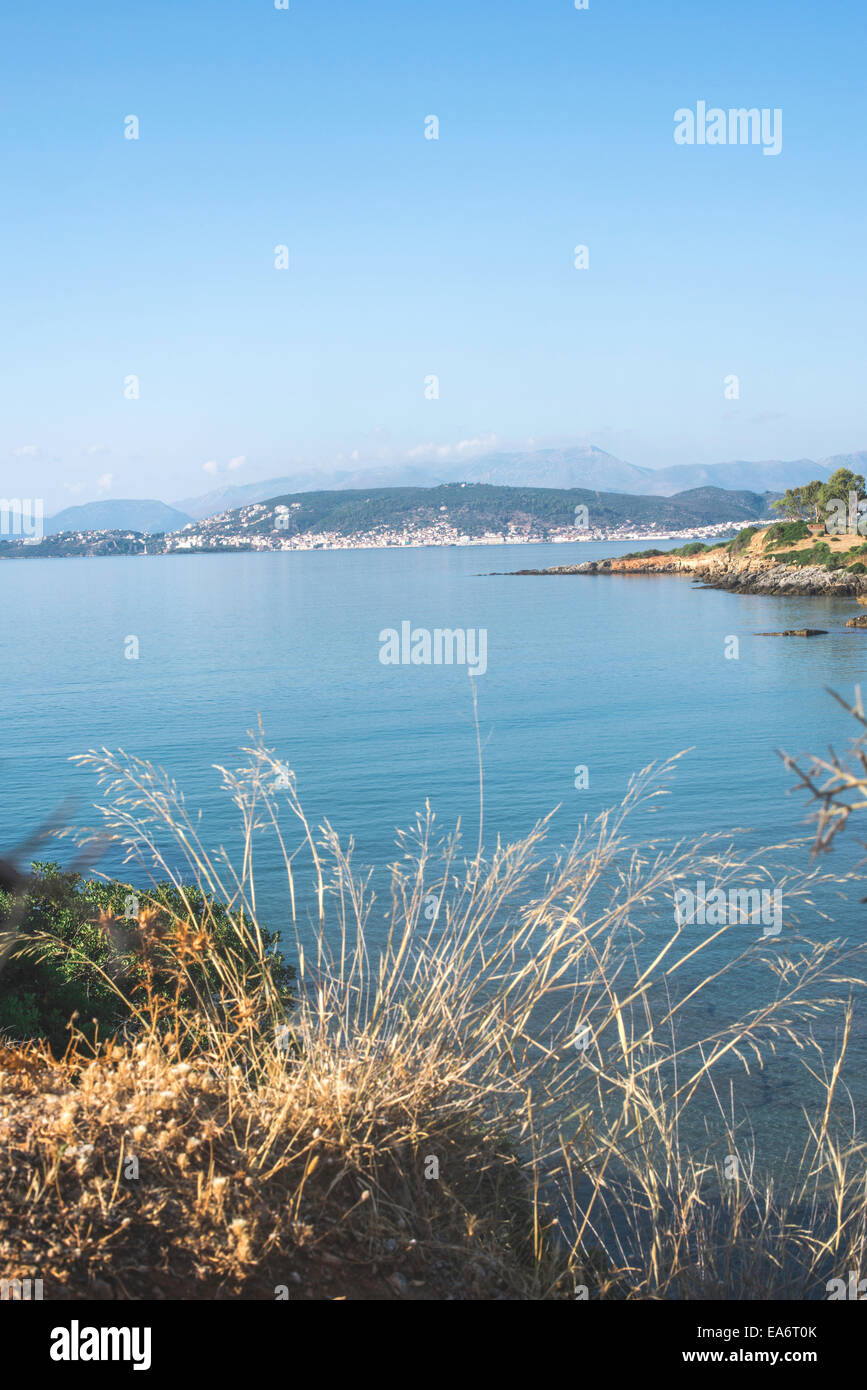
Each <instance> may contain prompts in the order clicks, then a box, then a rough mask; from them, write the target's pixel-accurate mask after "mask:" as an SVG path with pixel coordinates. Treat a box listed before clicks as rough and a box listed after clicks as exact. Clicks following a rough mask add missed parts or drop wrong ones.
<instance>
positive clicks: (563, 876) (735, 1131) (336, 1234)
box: [0, 734, 867, 1299]
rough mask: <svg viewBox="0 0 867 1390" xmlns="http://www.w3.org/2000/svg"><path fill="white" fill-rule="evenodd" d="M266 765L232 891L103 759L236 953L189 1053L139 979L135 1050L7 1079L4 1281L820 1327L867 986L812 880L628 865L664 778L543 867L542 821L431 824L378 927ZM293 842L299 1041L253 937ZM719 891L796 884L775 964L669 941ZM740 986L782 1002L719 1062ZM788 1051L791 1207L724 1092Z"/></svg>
mask: <svg viewBox="0 0 867 1390" xmlns="http://www.w3.org/2000/svg"><path fill="white" fill-rule="evenodd" d="M245 758H246V761H245V764H244V766H243V767H242V768H241V769H239V770H236V771H229V770H222V771H223V777H224V782H225V787H226V790H227V792H228V794H229V795H230V796H231V797H232V798H233V799H234V801H235V803H236V805H237V808H238V812H239V815H240V818H241V825H242V828H243V851H242V853H241V856H240V862H239V863H237V864H234V865H233V863H232V861H231V857H230V855H228V854H227V853H224V852H223V851H219V852H217V853H215V854H210V853H209V852H208V851H207V850H206V849H205V847H204V845H203V843H202V840H201V838H200V830H199V826H198V823H197V822H196V821H194V820H193V819H192V818H191V817H190V816H189V815H188V813H187V811H186V809H185V807H184V804H183V800H182V798H181V797H180V796H179V794H178V792H177V790H176V788H175V787H174V786H173V785H172V783H171V782H170V781H169V780H168V779H166V778H165V776H164V775H163V774H162V773H160V772H158V771H156V770H154V769H153V768H152V767H150V766H149V765H148V764H145V763H142V762H139V761H138V760H136V759H133V758H129V757H127V756H125V755H123V754H118V755H112V754H109V753H107V752H106V751H104V750H103V751H101V752H99V753H92V754H89V755H87V757H86V758H84V759H83V760H82V761H83V762H84V763H85V764H86V765H88V766H89V767H91V768H94V769H96V771H97V772H98V773H99V775H100V777H101V779H102V783H103V802H104V805H103V808H102V809H103V815H104V819H105V829H106V830H107V831H108V832H109V833H110V834H112V835H114V836H118V837H121V838H122V839H123V841H124V842H125V844H126V847H127V853H128V862H136V863H137V864H138V865H139V866H140V867H142V868H145V869H146V870H147V871H148V872H149V873H151V874H152V875H153V876H154V877H155V878H165V877H169V878H171V879H172V880H173V881H174V882H175V883H176V884H178V885H179V886H180V885H181V884H182V883H184V882H187V883H189V882H191V881H192V882H195V883H196V884H198V885H199V886H201V887H202V888H203V889H205V890H206V891H207V892H209V893H212V894H214V895H215V897H217V898H218V899H219V900H220V901H222V902H225V903H227V904H228V905H229V906H230V909H231V913H232V920H233V923H235V926H236V930H237V932H238V939H239V949H238V951H237V953H236V954H234V953H233V954H230V955H228V956H225V955H224V956H222V957H221V958H220V960H219V962H215V966H218V968H219V971H220V982H221V987H220V989H219V991H215V992H214V993H212V994H210V995H209V996H208V997H206V998H204V997H200V998H199V1000H198V1007H197V1008H196V1009H195V1011H193V1012H187V1013H181V1012H180V1011H179V1012H178V1015H177V1017H176V1018H173V1019H172V1020H171V1023H172V1026H171V1027H170V1028H169V1029H168V1030H167V1029H166V1026H165V1025H166V1018H165V1007H166V1006H165V1002H164V1000H161V999H158V998H157V996H156V995H155V993H153V992H152V991H151V990H150V989H149V988H148V987H147V983H145V986H144V988H143V989H142V991H141V994H140V995H139V996H138V997H137V998H136V999H134V1000H132V1001H130V1002H131V1004H132V1006H133V1007H134V1010H135V1019H136V1023H135V1026H134V1028H133V1029H132V1030H131V1034H130V1036H128V1037H127V1038H124V1039H112V1040H110V1041H107V1042H106V1044H105V1046H104V1047H103V1048H101V1049H99V1050H98V1051H97V1053H96V1055H93V1054H92V1053H89V1052H88V1051H87V1050H86V1049H85V1048H84V1046H83V1041H82V1039H81V1038H80V1036H79V1037H76V1036H75V1035H74V1034H73V1035H72V1039H71V1042H70V1047H69V1049H68V1051H67V1054H66V1055H65V1057H63V1058H61V1059H54V1058H52V1057H50V1056H49V1055H48V1054H46V1053H45V1052H44V1051H43V1050H40V1049H39V1048H37V1047H29V1048H7V1049H5V1050H4V1051H2V1052H0V1150H2V1153H0V1161H2V1171H3V1195H2V1201H0V1262H2V1269H3V1273H4V1275H5V1277H7V1278H13V1277H22V1278H23V1277H28V1276H30V1277H41V1278H42V1279H43V1281H44V1284H45V1294H46V1297H49V1298H52V1297H55V1298H56V1297H76V1298H78V1297H105V1298H108V1297H154V1296H156V1297H159V1296H164V1297H172V1298H200V1297H208V1298H211V1297H259V1298H273V1297H274V1296H275V1289H276V1288H278V1287H280V1286H285V1287H286V1288H288V1292H289V1296H290V1297H293V1298H298V1297H316V1298H322V1297H326V1298H333V1297H350V1298H413V1297H417V1298H437V1299H445V1298H450V1297H451V1298H479V1299H492V1298H514V1299H547V1298H570V1297H576V1296H578V1297H581V1296H583V1294H584V1291H585V1290H586V1291H587V1293H588V1294H589V1296H590V1297H594V1298H595V1297H616V1298H683V1297H690V1298H707V1297H719V1296H726V1297H731V1298H765V1299H767V1298H781V1297H798V1298H802V1297H822V1296H824V1281H825V1279H826V1278H829V1277H832V1276H835V1275H845V1273H846V1271H847V1270H849V1269H855V1270H858V1269H860V1268H861V1265H862V1261H863V1253H864V1240H865V1217H867V1189H865V1148H864V1146H863V1144H862V1143H861V1141H860V1137H859V1135H858V1134H857V1132H856V1131H855V1130H854V1126H850V1130H849V1132H846V1131H845V1130H842V1129H841V1123H840V1119H839V1116H840V1114H841V1113H845V1092H844V1088H843V1085H842V1082H841V1079H840V1077H841V1065H842V1060H843V1055H844V1053H845V1049H846V1047H847V1046H848V1043H849V1037H850V1030H851V1024H852V1015H853V1004H852V1002H851V999H850V997H849V996H850V995H851V994H852V992H853V991H854V989H855V987H856V986H858V985H860V984H861V982H862V981H861V978H860V977H861V974H862V969H861V965H860V958H859V955H858V953H857V952H855V951H850V950H849V949H848V948H846V947H845V945H844V943H842V942H834V943H828V942H827V941H824V942H814V941H811V940H810V939H809V937H808V936H807V935H805V934H804V932H803V931H802V930H801V929H800V928H799V927H798V926H797V925H796V924H795V921H794V913H795V909H796V908H797V909H798V912H799V913H800V914H801V915H802V916H804V917H806V916H808V915H809V914H810V913H811V912H812V911H813V910H814V902H813V894H814V891H815V889H816V888H817V886H818V885H819V884H820V882H821V881H822V879H823V875H821V874H820V873H819V871H818V870H817V869H816V868H815V867H813V868H810V869H809V870H807V871H806V872H796V871H792V870H785V869H784V868H781V867H780V865H779V864H778V863H777V862H776V861H777V857H778V856H779V855H780V854H782V853H783V851H784V850H785V848H786V847H784V846H777V847H774V848H773V849H771V850H768V851H766V852H764V853H763V855H762V856H760V857H759V856H750V857H747V858H738V857H737V855H736V854H735V853H734V850H733V848H732V845H731V844H730V843H729V842H728V841H726V840H724V839H721V838H719V837H712V836H701V837H698V838H696V839H694V840H691V841H688V842H687V841H683V842H680V843H678V844H676V845H669V846H665V845H662V844H654V843H650V844H648V843H647V842H646V841H645V843H644V844H643V846H642V847H641V848H636V847H635V846H634V845H633V844H632V843H631V841H630V837H629V826H628V822H629V818H630V817H631V816H632V815H634V813H635V812H636V810H638V809H639V808H640V809H641V810H642V812H646V811H648V810H650V809H652V803H653V800H654V799H655V798H656V797H658V796H659V795H662V794H664V790H665V779H666V777H667V776H668V774H669V773H670V772H671V770H672V769H671V765H670V764H668V765H666V766H664V767H663V768H661V769H657V770H656V771H655V772H654V771H651V770H646V771H645V772H644V773H642V774H641V775H640V776H638V777H637V778H636V779H635V780H634V782H633V783H632V785H631V787H630V790H629V792H628V794H627V796H626V798H625V800H624V803H623V804H622V805H621V806H620V807H618V808H616V810H614V811H611V812H608V813H606V814H605V815H603V816H601V817H600V818H599V819H598V820H596V821H595V822H592V823H585V824H584V825H583V826H582V828H581V830H580V832H579V834H578V836H577V837H576V839H575V841H574V843H573V844H571V845H569V846H567V847H566V848H564V849H562V850H560V851H559V852H557V853H556V854H555V855H554V856H553V858H552V855H551V853H550V851H549V850H548V848H547V843H546V840H547V839H549V838H550V835H551V826H550V824H549V823H547V822H546V823H543V824H541V825H539V826H537V827H536V828H535V829H534V830H533V831H532V833H531V834H529V835H528V836H527V837H526V838H525V839H523V840H521V841H520V842H518V843H515V844H509V845H501V844H499V843H498V844H497V845H496V847H495V849H494V850H493V852H492V853H491V854H490V855H488V856H486V855H485V854H484V853H483V850H482V836H481V831H480V837H479V842H478V845H477V846H476V848H475V850H474V852H471V853H469V854H468V853H466V852H465V851H464V849H463V847H462V843H461V839H460V834H459V832H455V833H454V834H442V833H441V832H440V831H439V829H438V826H437V824H436V821H435V819H434V817H433V815H432V813H431V812H430V810H429V809H428V810H426V812H425V813H424V814H423V815H422V816H420V817H419V818H418V820H417V821H416V823H415V824H414V825H413V826H412V827H411V829H410V830H409V831H407V832H406V833H404V834H402V835H401V836H400V837H399V858H398V859H397V861H396V862H395V863H394V865H393V866H392V867H391V871H390V891H389V894H388V900H387V903H386V904H385V908H384V916H383V903H382V902H380V901H378V900H377V898H376V897H375V894H374V892H373V882H372V880H371V877H370V876H369V875H363V874H359V873H358V872H357V871H356V870H355V869H354V867H353V863H352V858H353V851H352V846H351V845H349V846H345V845H342V844H341V843H340V841H339V840H338V837H337V835H336V834H335V832H334V831H333V829H332V828H331V827H330V826H329V825H327V824H326V825H324V826H323V827H321V829H320V830H319V831H318V832H316V833H314V832H313V830H312V829H311V827H310V826H309V824H308V822H307V820H306V818H305V816H304V813H303V810H302V807H301V804H300V801H299V799H298V795H297V789H296V786H295V782H294V778H292V777H291V776H290V777H289V778H288V779H287V778H285V777H284V776H283V774H282V765H281V764H280V763H278V762H277V761H276V759H275V757H274V755H273V754H272V753H271V752H270V751H269V750H268V749H267V748H266V747H265V745H264V743H263V741H262V738H261V736H260V735H259V734H257V736H256V737H255V738H254V739H253V740H252V741H251V744H250V747H249V748H247V749H246V750H245ZM286 782H288V785H280V784H281V783H286ZM275 784H276V785H275ZM274 845H276V846H278V847H279V853H280V856H281V862H282V864H283V866H284V869H285V875H286V904H287V919H288V923H289V929H290V931H291V932H292V933H293V934H294V937H295V943H294V952H295V960H296V963H297V965H298V971H299V978H298V991H297V993H298V998H297V1002H296V1005H295V1007H294V1009H293V1010H292V1012H291V1014H290V1015H289V1016H288V1017H286V1016H285V1015H284V1014H283V1013H282V1012H281V1010H280V1007H279V1003H278V996H277V991H276V990H275V989H274V988H273V986H272V984H271V982H270V978H269V962H268V955H267V949H266V947H265V946H264V944H263V937H262V934H261V933H260V931H259V928H258V925H257V922H258V909H257V899H256V868H255V866H256V864H257V863H258V862H259V861H260V860H261V859H262V858H263V857H266V856H267V858H268V862H270V863H273V854H274ZM697 879H704V880H705V881H706V882H707V884H708V886H709V887H711V886H720V887H724V888H725V887H727V886H729V885H731V886H736V887H738V888H749V887H751V886H765V887H771V886H773V887H776V888H782V889H783V890H784V893H785V902H786V915H787V924H786V929H785V934H784V936H783V937H782V938H780V939H779V940H773V939H770V940H766V941H762V940H756V939H755V937H756V932H755V931H754V930H753V929H750V928H744V927H742V926H723V927H718V928H710V929H707V930H702V929H697V928H696V927H694V926H681V925H678V924H677V922H676V921H675V919H674V913H673V900H674V893H675V890H676V889H677V888H678V887H683V886H688V887H692V886H694V885H695V882H696V880H697ZM374 904H375V905H376V915H375V916H374ZM268 925H269V926H276V925H279V924H278V923H275V922H273V921H269V924H268ZM144 935H145V940H144V942H143V947H142V949H143V953H144V955H145V958H147V952H148V949H149V946H148V944H147V943H148V940H149V939H150V937H149V935H148V934H147V933H145V934H144ZM150 935H153V934H152V933H151V934H150ZM159 944H160V952H161V959H162V960H163V961H164V959H165V953H166V952H169V953H170V954H173V959H174V960H175V962H176V969H177V973H178V986H179V987H178V997H180V994H181V992H182V989H181V986H182V985H183V984H184V982H185V981H188V978H189V976H188V972H189V969H190V964H191V962H192V961H194V960H195V959H197V957H198V956H199V955H200V954H201V953H202V952H208V951H209V950H210V946H209V941H208V936H207V933H204V934H202V933H198V934H197V935H194V934H192V933H191V932H190V931H189V929H188V927H187V924H186V923H185V922H184V920H183V918H182V917H179V918H178V920H177V921H175V922H173V923H171V924H170V929H169V930H168V931H163V932H162V933H161V935H160V943H159ZM242 945H243V949H241V946H242ZM29 948H30V949H34V950H35V949H39V941H38V940H34V941H31V942H30V943H29ZM745 969H749V970H750V972H751V978H753V979H755V978H756V976H757V973H759V972H760V977H761V978H762V979H763V980H764V984H763V986H762V987H761V988H760V989H758V990H757V992H756V998H757V999H758V1003H756V1004H755V1005H754V1006H753V1007H752V1008H750V1009H749V1010H746V1011H744V1013H743V1016H741V1017H739V1018H737V1019H726V1020H724V1021H722V1022H720V1023H719V1024H715V1025H714V1026H713V1027H703V1028H702V1029H701V1030H700V1035H699V1034H697V1033H696V1028H695V1019H696V1017H702V1014H701V1010H700V1008H699V1007H698V1006H699V1005H700V1003H701V1000H702V998H703V997H704V996H705V994H706V992H707V991H709V990H711V989H718V986H719V983H720V981H721V980H723V979H725V977H727V976H730V975H731V977H732V980H733V981H735V980H737V978H739V977H738V973H737V972H739V971H741V972H742V971H744V970H745ZM829 1010H838V1011H839V1013H840V1016H841V1019H842V1020H843V1028H842V1038H843V1041H842V1045H841V1050H840V1055H839V1056H835V1057H832V1058H823V1057H822V1055H821V1053H820V1051H819V1049H818V1047H817V1045H816V1043H815V1041H814V1039H813V1035H812V1029H813V1025H814V1023H815V1020H816V1019H817V1017H818V1016H819V1014H820V1013H822V1012H827V1011H829ZM778 1050H783V1051H784V1052H786V1053H787V1054H788V1053H794V1052H798V1053H799V1054H800V1056H801V1058H802V1060H803V1063H804V1065H805V1066H807V1067H808V1069H809V1070H810V1072H811V1074H812V1075H813V1077H814V1078H818V1079H819V1080H820V1081H821V1083H822V1085H823V1087H824V1093H825V1100H824V1102H823V1103H822V1105H821V1106H820V1107H819V1113H817V1114H812V1115H805V1117H804V1147H803V1152H802V1154H801V1156H800V1160H799V1162H798V1164H797V1165H796V1169H797V1171H796V1175H795V1177H794V1178H793V1179H791V1180H790V1181H789V1182H788V1185H787V1187H786V1190H785V1191H781V1192H778V1191H776V1190H775V1189H774V1186H773V1184H772V1182H771V1181H770V1179H769V1178H768V1176H767V1174H764V1175H763V1174H762V1173H761V1171H760V1165H759V1162H758V1158H757V1156H756V1154H755V1153H752V1152H750V1147H749V1143H748V1142H747V1140H745V1136H744V1130H743V1126H742V1121H741V1119H740V1118H739V1117H738V1114H737V1111H736V1110H735V1111H734V1112H733V1111H732V1109H731V1102H730V1099H729V1097H728V1095H727V1090H728V1088H729V1086H730V1081H731V1076H730V1071H731V1067H732V1064H733V1063H736V1064H737V1066H738V1067H739V1068H741V1069H743V1070H745V1071H751V1072H755V1071H757V1070H760V1069H761V1067H762V1065H763V1061H764V1059H765V1058H766V1057H768V1056H769V1055H772V1054H774V1053H775V1052H777V1051H778ZM720 1076H721V1077H722V1078H723V1079H722V1080H721V1081H719V1082H718V1081H717V1078H718V1077H720ZM726 1077H728V1079H727V1080H726V1079H725V1078H726ZM735 1093H736V1088H735ZM724 1097H725V1100H724ZM697 1115H701V1116H702V1117H703V1125H701V1126H700V1125H697V1124H696V1122H695V1121H694V1120H693V1118H692V1117H693V1116H697ZM699 1129H702V1131H703V1133H704V1134H705V1141H704V1142H703V1143H702V1146H701V1148H698V1147H697V1144H696V1139H695V1135H696V1133H697V1132H698V1131H699ZM726 1155H736V1156H738V1157H739V1159H740V1170H739V1171H740V1176H739V1177H737V1178H729V1177H728V1176H727V1175H726V1173H725V1171H724V1161H725V1156H726ZM131 1159H135V1160H137V1163H138V1177H133V1176H129V1175H128V1170H129V1168H130V1160H131Z"/></svg>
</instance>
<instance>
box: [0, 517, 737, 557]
mask: <svg viewBox="0 0 867 1390" xmlns="http://www.w3.org/2000/svg"><path fill="white" fill-rule="evenodd" d="M736 529H737V528H736V527H734V526H732V525H731V524H730V523H728V522H725V523H718V524H717V525H714V526H691V527H689V528H688V529H686V530H677V531H675V530H664V529H660V528H659V527H651V528H647V529H638V528H634V527H633V528H627V527H587V528H583V529H580V530H579V529H576V528H564V529H562V530H560V529H558V530H554V531H551V532H549V534H547V535H523V534H520V533H517V532H516V533H512V534H506V535H502V534H500V533H494V532H485V533H483V534H481V535H478V536H470V535H462V534H461V533H459V532H457V531H456V532H454V534H453V535H450V536H444V535H443V534H442V532H440V533H438V534H436V535H427V534H424V533H421V534H417V535H411V536H407V535H403V534H400V533H391V534H381V533H379V534H377V535H375V536H370V535H352V536H338V535H335V534H333V533H332V534H329V533H321V534H319V533H315V532H314V533H313V534H306V535H303V536H292V537H281V538H280V539H279V541H275V542H273V543H269V542H268V539H267V538H263V537H261V536H256V537H253V538H252V539H247V538H233V539H231V540H230V539H226V540H223V541H220V542H210V543H207V542H205V541H203V540H199V539H198V538H197V539H196V540H195V541H191V540H187V539H186V538H185V537H184V536H183V533H182V532H177V533H174V534H172V535H170V536H146V535H142V534H140V533H138V532H120V531H90V532H78V533H61V534H60V535H57V536H47V537H46V538H45V539H44V540H43V541H17V542H0V559H5V560H15V559H43V560H46V559H47V560H51V559H73V558H81V559H88V558H94V557H99V556H130V557H133V556H138V557H149V556H153V555H225V554H238V553H246V554H249V553H251V552H255V553H260V554H261V553H268V554H273V553H274V552H284V551H309V550H318V551H326V550H423V549H447V548H450V547H455V546H459V547H465V546H474V545H491V546H493V545H567V544H582V543H584V542H588V541H596V542H600V541H601V542H606V541H668V540H693V539H701V540H707V539H713V538H716V537H723V538H724V537H728V536H731V535H732V534H733V533H734V532H735V530H736Z"/></svg>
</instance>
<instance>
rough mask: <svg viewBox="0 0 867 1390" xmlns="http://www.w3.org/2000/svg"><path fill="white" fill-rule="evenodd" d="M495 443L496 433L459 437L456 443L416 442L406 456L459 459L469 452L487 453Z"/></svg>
mask: <svg viewBox="0 0 867 1390" xmlns="http://www.w3.org/2000/svg"><path fill="white" fill-rule="evenodd" d="M497 443H498V436H497V435H496V434H480V435H476V437H475V438H474V439H459V440H458V441H457V443H456V444H416V445H415V447H414V448H412V449H410V450H408V452H407V458H408V459H417V458H438V459H451V458H459V459H460V458H466V457H467V456H468V455H470V454H484V453H487V451H488V450H489V449H494V448H496V445H497Z"/></svg>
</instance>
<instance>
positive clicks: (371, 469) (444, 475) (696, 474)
mask: <svg viewBox="0 0 867 1390" xmlns="http://www.w3.org/2000/svg"><path fill="white" fill-rule="evenodd" d="M841 466H844V467H847V468H852V469H853V470H854V471H855V472H864V470H865V467H867V452H862V453H855V454H840V455H836V456H834V457H832V458H826V459H821V460H819V461H818V462H817V461H816V460H814V459H807V458H801V459H792V460H786V461H783V460H780V459H765V460H762V461H760V462H750V461H747V460H741V459H738V460H734V461H731V462H727V463H713V464H677V465H675V466H673V467H670V468H644V467H640V466H639V465H637V464H633V463H627V462H626V461H625V460H623V459H619V458H616V457H615V456H614V455H613V454H609V453H606V452H605V450H604V449H598V448H596V447H594V446H593V445H575V446H572V447H568V448H562V449H536V450H532V451H527V452H515V453H505V452H502V451H500V452H496V453H489V454H482V455H478V456H477V457H475V458H473V459H468V460H466V461H464V462H461V461H448V462H445V461H439V460H430V461H428V462H422V463H417V464H412V465H405V466H403V467H395V466H394V465H393V464H389V465H384V464H382V465H379V464H359V465H358V467H357V468H355V469H341V470H333V471H326V472H322V471H318V472H315V473H314V472H312V471H305V472H299V473H294V474H289V475H287V476H282V477H277V478H266V479H265V480H264V481H263V482H258V483H244V484H235V485H232V484H226V485H225V486H223V487H219V488H215V489H213V490H212V491H210V492H206V493H204V494H202V496H200V497H185V498H183V499H182V500H181V501H179V502H178V503H177V504H176V505H177V507H178V508H179V510H181V511H183V512H185V513H187V514H188V515H189V516H191V517H194V518H195V519H196V520H200V519H201V518H203V517H206V516H214V515H216V514H217V513H219V512H223V511H230V510H233V509H234V508H236V507H243V506H247V505H248V504H250V503H253V502H265V501H268V500H269V499H270V498H272V497H279V496H283V495H286V494H290V493H291V494H295V493H299V492H320V491H323V490H327V491H333V490H335V489H339V490H343V489H349V490H351V489H353V488H365V487H372V488H376V487H434V486H437V485H438V484H440V483H452V482H468V483H490V484H492V485H493V486H497V487H548V488H576V487H578V488H592V489H594V490H596V489H598V490H600V491H604V492H624V493H630V494H631V495H633V496H644V497H673V496H674V494H675V493H678V492H685V491H688V490H690V489H692V488H700V487H717V488H726V489H730V490H734V491H748V492H758V493H765V492H775V493H779V492H784V491H785V490H786V488H789V487H794V486H796V485H797V484H799V483H804V482H808V481H809V480H810V479H812V478H819V479H821V480H822V481H825V480H826V479H827V478H828V477H829V476H830V474H831V473H832V472H833V471H834V469H835V468H839V467H841Z"/></svg>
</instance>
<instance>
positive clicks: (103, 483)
mask: <svg viewBox="0 0 867 1390" xmlns="http://www.w3.org/2000/svg"><path fill="white" fill-rule="evenodd" d="M113 482H114V474H113V473H100V475H99V477H98V478H97V480H96V486H97V488H98V489H99V491H100V492H109V491H110V490H111V485H112V483H113Z"/></svg>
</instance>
